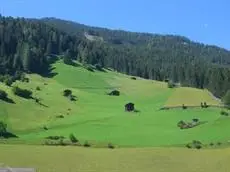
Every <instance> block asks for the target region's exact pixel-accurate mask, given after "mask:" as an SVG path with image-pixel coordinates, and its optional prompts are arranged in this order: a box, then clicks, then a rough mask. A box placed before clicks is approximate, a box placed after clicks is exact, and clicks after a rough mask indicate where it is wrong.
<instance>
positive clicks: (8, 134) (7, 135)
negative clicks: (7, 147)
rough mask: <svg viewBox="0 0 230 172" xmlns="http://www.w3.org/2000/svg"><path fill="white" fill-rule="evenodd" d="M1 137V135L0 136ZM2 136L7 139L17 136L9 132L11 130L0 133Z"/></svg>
mask: <svg viewBox="0 0 230 172" xmlns="http://www.w3.org/2000/svg"><path fill="white" fill-rule="evenodd" d="M0 138H1V137H0ZM2 138H4V139H9V138H18V136H17V135H15V134H13V133H11V132H8V131H7V132H5V133H4V134H3V135H2Z"/></svg>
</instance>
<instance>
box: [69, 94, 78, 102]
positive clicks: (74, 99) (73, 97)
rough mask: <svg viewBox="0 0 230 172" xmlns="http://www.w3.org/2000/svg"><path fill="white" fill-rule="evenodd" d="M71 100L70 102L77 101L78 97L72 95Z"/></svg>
mask: <svg viewBox="0 0 230 172" xmlns="http://www.w3.org/2000/svg"><path fill="white" fill-rule="evenodd" d="M69 99H70V101H77V99H76V97H75V96H73V95H70V96H69Z"/></svg>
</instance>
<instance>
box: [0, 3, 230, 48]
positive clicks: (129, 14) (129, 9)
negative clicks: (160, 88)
mask: <svg viewBox="0 0 230 172" xmlns="http://www.w3.org/2000/svg"><path fill="white" fill-rule="evenodd" d="M229 9H230V1H229V0H141V1H140V0H113V1H112V0H0V13H1V14H2V15H6V16H14V17H17V16H19V17H30V18H34V17H36V18H40V17H57V18H62V19H68V20H72V21H76V22H79V23H83V24H88V25H93V26H101V27H107V28H112V29H124V30H129V31H137V32H150V33H162V34H177V35H182V36H186V37H188V38H190V39H192V40H194V41H199V42H203V43H206V44H213V45H218V46H221V47H223V48H227V49H229V50H230V22H229V20H230V10H229Z"/></svg>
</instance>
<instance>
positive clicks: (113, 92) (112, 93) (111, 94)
mask: <svg viewBox="0 0 230 172" xmlns="http://www.w3.org/2000/svg"><path fill="white" fill-rule="evenodd" d="M108 95H110V96H120V91H118V90H113V91H111V92H110V93H108Z"/></svg>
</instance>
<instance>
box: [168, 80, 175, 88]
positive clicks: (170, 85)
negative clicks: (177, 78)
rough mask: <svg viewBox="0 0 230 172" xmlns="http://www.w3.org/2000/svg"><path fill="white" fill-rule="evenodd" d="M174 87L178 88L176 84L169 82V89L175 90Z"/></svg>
mask: <svg viewBox="0 0 230 172" xmlns="http://www.w3.org/2000/svg"><path fill="white" fill-rule="evenodd" d="M174 87H176V84H175V83H174V82H172V81H169V82H168V88H174Z"/></svg>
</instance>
